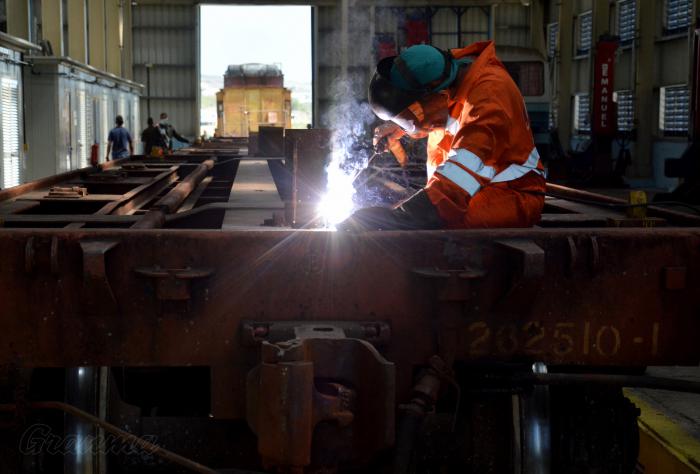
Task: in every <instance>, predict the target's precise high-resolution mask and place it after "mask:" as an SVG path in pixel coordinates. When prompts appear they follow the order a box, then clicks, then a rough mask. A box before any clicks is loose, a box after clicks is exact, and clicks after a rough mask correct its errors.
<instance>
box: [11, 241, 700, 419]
mask: <svg viewBox="0 0 700 474" xmlns="http://www.w3.org/2000/svg"><path fill="white" fill-rule="evenodd" d="M30 239H32V240H31V241H32V244H31V248H32V252H31V254H30V257H27V256H26V255H27V250H26V249H27V247H28V242H29V241H30ZM54 239H55V240H54ZM512 239H516V240H522V239H526V240H529V241H530V242H531V243H532V244H531V245H536V246H537V247H539V249H541V251H542V252H543V254H544V257H543V260H544V261H543V263H542V264H540V263H538V264H535V267H533V268H535V269H536V271H535V270H532V271H534V272H535V273H534V274H533V273H532V271H530V270H527V268H523V267H521V265H522V264H523V257H521V256H518V253H517V252H514V251H513V250H511V249H510V248H508V247H504V245H503V242H504V241H511V240H512ZM95 240H97V241H104V242H117V244H116V245H114V246H113V247H112V248H111V249H110V250H109V251H108V252H106V253H105V254H104V275H105V277H106V279H107V281H108V282H109V287H110V288H111V290H112V292H113V295H114V301H115V305H116V308H118V313H117V314H115V315H110V314H109V312H104V313H103V311H102V310H101V309H100V307H99V306H98V307H93V306H92V305H88V306H86V305H85V304H84V301H85V296H86V295H85V293H84V288H85V287H84V280H85V278H86V276H85V275H86V270H85V269H84V268H83V266H84V264H83V257H82V255H83V246H84V242H85V241H87V242H93V241H95ZM52 241H54V242H55V243H54V244H52ZM52 248H54V253H56V252H57V255H55V257H54V258H55V259H56V260H57V262H58V264H57V268H58V274H53V273H51V272H50V271H49V270H50V268H51V264H50V261H51V258H50V257H51V252H52V250H51V249H52ZM533 248H534V247H533ZM0 254H2V255H3V265H2V266H1V267H0V297H1V298H2V299H3V301H5V311H6V313H5V314H7V315H11V317H6V318H3V319H2V322H1V323H0V326H1V327H0V331H1V332H2V334H3V340H4V341H5V344H3V345H1V346H0V363H3V364H15V365H18V366H24V367H37V366H61V367H69V366H76V365H83V364H84V365H103V366H104V365H106V366H115V365H117V366H118V365H146V366H187V365H205V366H215V367H219V368H224V367H225V368H226V370H227V371H229V372H231V374H233V378H232V380H233V383H234V384H237V385H238V386H239V387H243V386H244V380H245V374H246V373H247V371H248V370H250V368H251V367H250V365H249V363H247V362H246V360H247V357H246V356H245V354H246V353H248V352H249V351H250V349H248V348H245V347H244V345H243V344H242V343H241V339H240V338H241V337H242V333H241V331H242V328H243V322H244V321H257V322H266V321H269V322H275V321H328V320H344V321H368V320H370V321H382V322H385V323H386V324H387V325H388V326H389V327H390V328H391V340H390V343H389V344H387V346H386V348H385V349H384V350H383V354H384V355H385V357H386V358H387V359H388V360H390V361H392V362H394V363H395V364H396V366H397V387H398V392H399V393H402V391H403V393H406V390H408V388H409V386H410V378H411V376H410V372H411V370H412V367H413V366H415V365H420V364H423V363H424V362H425V361H426V360H427V359H428V358H429V357H430V356H431V355H432V354H435V353H437V350H436V347H435V343H434V337H433V334H434V333H433V330H434V329H433V328H434V325H435V322H436V320H437V319H438V317H439V316H440V308H441V303H440V301H441V299H442V297H441V296H440V295H441V292H440V291H436V288H435V286H434V284H433V283H431V282H430V281H428V280H430V279H428V280H426V278H425V277H424V276H423V275H420V274H417V273H416V271H417V270H419V273H420V271H425V270H424V269H433V270H434V272H435V274H436V275H437V276H438V278H439V279H440V280H441V279H442V278H447V279H448V281H449V282H450V285H451V286H450V290H449V291H450V294H449V298H448V300H450V301H451V302H452V304H453V308H457V309H456V310H455V311H456V316H457V320H456V321H454V322H453V324H454V338H455V347H456V354H455V358H456V360H458V361H467V362H486V361H523V362H526V361H534V360H538V361H544V362H545V363H547V364H554V365H557V364H579V365H581V364H585V365H591V366H644V365H664V364H680V365H688V364H696V363H697V362H698V360H699V357H698V355H699V352H700V349H699V348H698V346H697V344H696V341H695V336H694V335H695V334H697V330H698V329H699V328H698V325H699V323H698V319H697V317H696V315H697V311H698V302H697V299H696V298H695V293H696V292H697V289H698V288H699V287H700V276H699V275H698V274H697V273H695V272H692V271H687V272H686V273H685V277H684V288H681V286H683V285H680V284H678V283H677V281H678V277H677V276H675V274H677V272H676V271H675V270H674V271H672V272H671V275H670V276H668V272H669V270H667V269H669V268H676V267H685V268H688V269H691V268H695V267H697V266H698V264H700V230H696V229H643V230H641V229H640V230H633V229H598V230H580V229H552V230H544V229H524V230H505V229H500V230H490V231H461V232H432V231H431V232H428V231H426V232H413V233H402V232H379V233H367V234H362V235H349V234H339V233H334V232H320V231H283V230H280V231H264V232H263V231H261V232H254V231H248V232H221V231H174V230H170V231H168V230H164V231H126V230H91V231H85V230H70V231H69V230H20V229H17V230H9V229H6V230H4V231H2V232H0ZM27 258H30V259H31V264H28V263H27ZM527 260H528V259H527V258H525V261H527ZM28 265H29V266H30V267H31V268H33V269H34V271H33V272H32V273H29V274H28V273H26V271H25V269H26V268H27V266H28ZM100 265H101V264H100ZM540 265H541V266H540ZM156 266H157V267H159V268H166V269H178V268H188V267H189V268H195V269H202V268H204V269H211V271H212V274H211V276H209V277H207V278H206V279H202V280H194V281H193V282H192V285H193V286H192V292H191V296H192V297H191V301H190V305H189V309H188V310H187V313H186V314H185V315H184V317H183V315H182V314H178V315H170V316H169V315H167V314H165V315H163V314H162V309H161V304H160V303H161V302H160V300H159V297H158V291H157V288H154V287H153V285H152V283H153V282H151V283H148V282H146V283H145V282H144V279H143V276H142V275H140V274H139V273H137V269H142V268H149V267H156ZM95 268H99V269H100V271H101V268H100V266H97V267H95ZM421 269H423V270H421ZM539 272H542V273H541V275H542V280H541V281H540V283H539V284H538V285H535V286H533V285H532V284H531V282H532V281H533V280H532V278H536V279H537V278H540V277H539V274H540V273H539ZM674 272H675V273H674ZM87 275H88V276H90V278H93V277H94V276H95V275H101V274H100V273H95V272H94V271H92V272H91V273H87ZM290 275H295V276H296V277H297V278H290ZM442 275H446V276H445V277H443V276H442ZM453 275H454V276H453ZM460 275H467V276H468V278H466V279H465V278H462V277H460ZM523 275H525V278H526V279H525V280H523V278H524V276H523ZM527 275H534V277H532V278H530V277H527ZM100 278H102V277H101V276H100ZM528 278H529V279H528ZM93 280H94V281H101V280H100V279H99V278H93ZM535 281H537V280H535ZM669 287H670V288H669ZM440 288H442V286H441V285H440ZM240 393H242V391H240V390H234V391H233V392H232V393H231V394H230V399H229V404H230V408H231V410H230V411H229V414H234V413H237V414H238V416H241V415H242V409H243V406H244V405H245V403H244V400H243V399H242V398H240V397H241V395H240Z"/></svg>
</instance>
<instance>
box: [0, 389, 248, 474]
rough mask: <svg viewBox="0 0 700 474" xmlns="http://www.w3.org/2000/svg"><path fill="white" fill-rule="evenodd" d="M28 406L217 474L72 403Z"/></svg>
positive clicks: (4, 408)
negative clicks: (70, 418) (61, 414)
mask: <svg viewBox="0 0 700 474" xmlns="http://www.w3.org/2000/svg"><path fill="white" fill-rule="evenodd" d="M28 407H29V408H32V409H35V410H58V411H62V412H64V413H67V414H69V415H71V416H74V417H76V418H80V419H82V420H84V421H87V422H88V423H91V424H93V425H95V426H98V427H100V428H102V429H103V430H105V431H106V432H108V433H110V434H112V435H114V436H116V437H117V438H120V439H122V440H124V441H126V442H129V443H133V444H134V445H136V446H138V447H139V448H141V449H143V450H144V451H145V452H147V453H149V454H153V455H156V456H158V457H159V458H162V459H164V460H166V461H168V462H171V463H173V464H177V465H179V466H182V467H184V468H186V469H189V470H190V471H192V472H199V473H203V474H217V471H215V470H214V469H211V468H208V467H206V466H203V465H201V464H199V463H198V462H195V461H192V460H191V459H187V458H186V457H183V456H180V455H179V454H175V453H173V452H172V451H168V450H167V449H164V448H161V447H160V446H158V445H156V444H153V443H150V442H148V441H146V440H145V439H143V438H139V437H138V436H136V435H133V434H131V433H129V432H127V431H124V430H122V429H120V428H118V427H117V426H115V425H113V424H111V423H107V422H106V421H103V420H101V419H100V418H98V417H96V416H94V415H91V414H90V413H88V412H86V411H83V410H81V409H79V408H77V407H74V406H73V405H69V404H67V403H63V402H29V403H28ZM17 409H18V406H17V405H14V404H0V412H13V411H17ZM227 472H233V473H235V474H255V473H251V472H250V471H240V470H229V471H227Z"/></svg>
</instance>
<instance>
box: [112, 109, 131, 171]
mask: <svg viewBox="0 0 700 474" xmlns="http://www.w3.org/2000/svg"><path fill="white" fill-rule="evenodd" d="M114 122H115V123H116V124H117V126H116V127H114V128H113V129H112V130H110V131H109V137H108V138H107V141H108V143H107V157H106V159H107V161H109V152H110V151H111V152H112V159H113V160H116V159H118V158H126V157H128V156H130V155H133V154H134V142H133V140H132V139H131V134H130V133H129V131H128V130H127V129H126V128H124V119H123V118H122V116H121V115H117V118H116V119H114ZM127 146H128V147H129V148H128V150H127Z"/></svg>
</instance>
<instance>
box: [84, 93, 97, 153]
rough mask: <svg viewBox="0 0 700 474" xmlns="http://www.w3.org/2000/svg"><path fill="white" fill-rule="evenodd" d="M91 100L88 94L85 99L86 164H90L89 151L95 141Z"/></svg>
mask: <svg viewBox="0 0 700 474" xmlns="http://www.w3.org/2000/svg"><path fill="white" fill-rule="evenodd" d="M92 107H93V100H92V97H90V96H88V97H87V98H86V101H85V143H84V145H83V146H84V147H85V153H86V156H87V158H86V160H85V161H86V163H85V164H86V165H89V164H90V152H91V151H92V144H93V143H95V125H94V121H93V111H92Z"/></svg>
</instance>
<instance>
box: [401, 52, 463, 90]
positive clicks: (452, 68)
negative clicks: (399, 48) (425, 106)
mask: <svg viewBox="0 0 700 474" xmlns="http://www.w3.org/2000/svg"><path fill="white" fill-rule="evenodd" d="M456 76H457V67H456V64H455V63H454V61H453V60H452V57H451V56H450V55H449V53H447V52H445V51H442V50H440V49H438V48H436V47H434V46H430V45H427V44H419V45H415V46H411V47H410V48H407V49H405V50H404V51H403V52H402V53H401V54H400V55H398V56H397V57H396V58H395V59H394V64H393V66H392V68H391V73H390V79H391V82H392V84H394V85H395V86H396V87H398V88H400V89H402V90H405V91H419V90H426V89H430V90H431V91H433V92H436V91H437V90H440V89H444V88H445V87H447V86H448V85H449V84H450V83H451V82H452V81H454V79H455V77H456ZM438 80H439V81H440V83H439V84H437V85H434V83H435V81H438ZM431 84H433V85H432V86H431Z"/></svg>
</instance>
